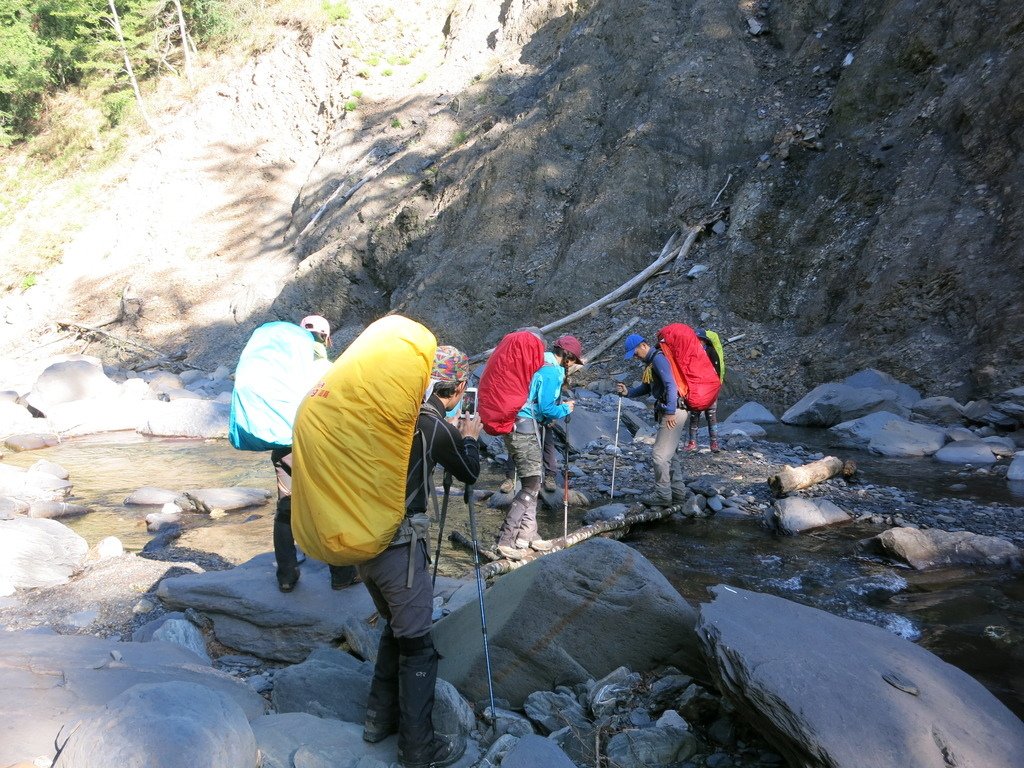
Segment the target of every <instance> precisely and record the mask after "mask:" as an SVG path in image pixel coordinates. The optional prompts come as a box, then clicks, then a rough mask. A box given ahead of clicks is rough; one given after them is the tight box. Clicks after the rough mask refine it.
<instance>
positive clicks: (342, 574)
mask: <svg viewBox="0 0 1024 768" xmlns="http://www.w3.org/2000/svg"><path fill="white" fill-rule="evenodd" d="M358 579H359V577H358V576H357V575H356V569H355V566H353V565H332V566H331V589H345V587H350V586H352V585H353V584H355V583H356V581H358Z"/></svg>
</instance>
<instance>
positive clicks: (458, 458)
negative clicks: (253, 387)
mask: <svg viewBox="0 0 1024 768" xmlns="http://www.w3.org/2000/svg"><path fill="white" fill-rule="evenodd" d="M468 378H469V361H468V359H467V358H466V356H465V355H464V354H462V353H461V352H459V350H457V349H455V348H454V347H444V346H442V347H438V346H437V342H436V340H435V339H434V336H433V334H432V333H431V332H430V331H429V330H427V329H426V328H425V327H424V326H422V325H420V324H419V323H416V322H414V321H412V320H409V319H407V318H404V317H401V316H398V315H391V316H388V317H385V318H382V319H381V320H378V321H377V322H375V323H373V324H372V325H370V326H369V327H368V328H367V329H366V330H365V331H364V332H363V333H362V334H361V335H360V336H359V337H358V338H357V339H356V340H355V341H354V342H353V343H352V344H351V345H350V346H349V347H348V349H346V350H345V352H344V353H343V354H342V355H341V357H339V358H338V360H337V361H336V362H335V363H334V365H333V366H332V367H331V369H330V370H329V371H328V372H327V374H326V375H325V376H324V378H323V380H322V381H321V382H320V384H319V385H318V386H317V387H316V388H315V389H314V390H313V391H312V392H310V394H309V395H308V396H307V397H306V399H305V400H303V402H302V404H301V405H300V406H299V411H298V414H297V415H296V418H295V434H294V466H293V473H292V478H293V494H294V496H293V507H292V527H293V529H294V532H295V538H296V540H297V541H298V542H299V544H300V545H301V546H302V547H303V548H304V549H305V550H306V552H308V553H309V554H310V555H311V556H312V557H316V558H317V559H320V560H324V561H326V562H328V563H333V564H338V565H356V566H357V567H358V570H359V575H360V576H361V577H362V579H363V583H364V584H365V586H366V588H367V590H368V591H369V593H370V596H371V597H372V598H373V602H374V605H375V606H376V607H377V611H378V612H379V613H380V615H381V618H383V619H384V621H385V622H386V624H385V626H384V628H383V631H382V633H381V639H380V645H379V648H378V652H377V662H376V666H375V668H374V676H373V682H372V684H371V687H370V695H369V698H368V700H367V709H366V723H365V727H364V731H363V738H364V739H365V740H366V741H369V742H377V741H381V740H382V739H384V738H386V737H387V736H389V735H390V734H392V733H396V732H397V733H398V761H399V763H400V764H401V765H402V766H403V768H428V767H431V766H433V767H437V768H440V767H441V766H447V765H451V764H452V763H454V762H456V761H457V760H458V759H459V758H460V757H461V756H462V754H463V753H464V751H465V746H466V745H465V741H464V739H461V738H459V737H445V736H441V735H439V734H436V733H435V732H434V726H433V721H432V717H431V715H432V711H433V705H434V685H435V682H436V679H437V660H438V655H437V652H436V650H435V649H434V643H433V639H432V637H431V616H432V612H433V589H432V585H431V579H430V573H429V571H428V568H427V564H428V562H429V555H428V548H427V539H428V537H429V525H430V520H429V518H428V516H427V514H426V512H427V503H428V501H427V500H428V496H429V497H430V498H431V499H435V503H436V497H435V494H434V488H433V483H432V481H431V476H432V472H433V469H434V466H435V465H436V464H441V465H442V466H443V467H444V468H445V469H446V470H447V471H449V472H451V473H452V475H453V476H454V477H455V478H456V479H457V480H458V481H460V482H463V483H467V484H472V483H474V482H475V481H476V478H477V475H478V474H479V471H480V453H479V448H478V445H477V436H478V435H479V432H480V421H479V418H478V417H477V416H476V415H475V414H470V415H466V416H465V417H464V418H462V419H460V421H459V427H458V428H456V427H454V426H453V425H452V424H450V423H448V422H447V421H445V412H446V411H447V410H448V409H450V408H452V407H454V406H456V405H458V403H459V402H461V400H462V396H463V393H464V392H465V388H466V382H467V380H468Z"/></svg>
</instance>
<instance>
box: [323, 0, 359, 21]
mask: <svg viewBox="0 0 1024 768" xmlns="http://www.w3.org/2000/svg"><path fill="white" fill-rule="evenodd" d="M320 7H321V8H323V11H324V13H325V14H327V18H328V19H330V20H331V21H347V20H348V19H349V17H351V16H352V9H351V8H350V7H349V4H348V2H347V0H340V1H339V2H331V0H323V2H322V3H321V6H320Z"/></svg>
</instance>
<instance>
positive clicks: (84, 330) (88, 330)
mask: <svg viewBox="0 0 1024 768" xmlns="http://www.w3.org/2000/svg"><path fill="white" fill-rule="evenodd" d="M57 327H58V328H64V329H65V330H69V331H75V332H77V333H78V335H79V336H82V335H85V334H93V335H96V336H103V337H104V338H107V339H110V340H111V341H113V342H115V343H117V344H122V345H125V346H132V347H137V348H138V349H142V350H145V351H146V352H149V353H151V354H154V355H160V356H163V354H164V353H163V352H161V351H160V350H159V349H154V348H153V347H151V346H149V345H148V344H142V343H140V342H138V341H132V340H131V339H127V338H124V337H122V336H115V335H114V334H113V333H108V332H107V331H104V330H100V329H99V328H93V327H90V326H88V325H82V324H81V323H72V322H71V321H69V320H58V321H57Z"/></svg>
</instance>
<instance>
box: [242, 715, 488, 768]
mask: <svg viewBox="0 0 1024 768" xmlns="http://www.w3.org/2000/svg"><path fill="white" fill-rule="evenodd" d="M252 730H253V733H254V734H255V736H256V745H257V747H258V748H259V750H260V755H261V757H262V758H263V763H262V766H261V768H298V767H299V766H301V768H314V766H317V767H318V768H319V766H323V768H384V767H386V766H388V765H390V764H391V763H392V762H393V761H394V759H395V739H394V738H390V739H385V740H384V741H382V742H380V743H378V744H367V743H366V742H365V741H363V726H362V724H359V725H357V724H355V723H346V722H343V721H341V720H330V719H327V718H320V717H314V716H313V715H307V714H305V713H303V712H287V713H284V714H280V715H264V716H263V717H258V718H256V719H255V720H253V721H252ZM474 754H475V752H474ZM319 755H325V756H329V761H328V762H313V761H312V760H309V758H315V757H316V756H319ZM374 760H379V761H381V762H380V763H379V764H378V763H376V762H374ZM460 765H461V764H460Z"/></svg>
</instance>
